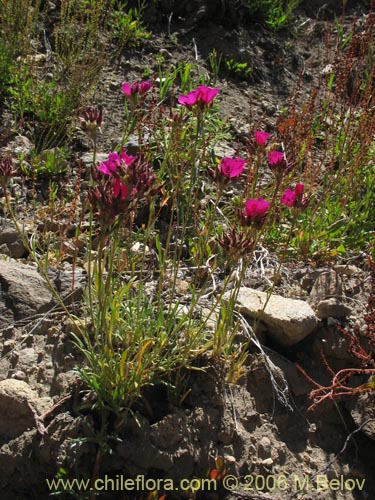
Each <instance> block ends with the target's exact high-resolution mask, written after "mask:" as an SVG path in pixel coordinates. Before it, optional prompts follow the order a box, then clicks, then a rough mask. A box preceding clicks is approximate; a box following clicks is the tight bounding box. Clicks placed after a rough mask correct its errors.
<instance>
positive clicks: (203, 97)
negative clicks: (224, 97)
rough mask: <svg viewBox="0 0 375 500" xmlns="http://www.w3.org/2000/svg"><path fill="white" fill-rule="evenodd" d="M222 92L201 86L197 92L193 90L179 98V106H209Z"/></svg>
mask: <svg viewBox="0 0 375 500" xmlns="http://www.w3.org/2000/svg"><path fill="white" fill-rule="evenodd" d="M219 92H220V90H219V89H215V88H213V87H206V86H205V85H200V86H199V87H197V88H196V89H195V90H192V91H191V92H189V93H188V94H186V95H182V96H180V97H179V98H178V102H179V104H182V105H183V106H187V107H188V108H191V107H192V106H195V105H196V104H198V105H201V106H202V105H203V106H205V105H208V104H210V103H211V102H212V101H213V100H214V99H215V97H216V96H217V94H218V93H219Z"/></svg>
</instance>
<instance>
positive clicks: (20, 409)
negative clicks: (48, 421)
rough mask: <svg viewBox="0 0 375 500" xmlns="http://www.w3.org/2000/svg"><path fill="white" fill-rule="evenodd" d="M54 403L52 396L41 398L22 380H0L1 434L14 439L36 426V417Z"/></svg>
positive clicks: (3, 436)
mask: <svg viewBox="0 0 375 500" xmlns="http://www.w3.org/2000/svg"><path fill="white" fill-rule="evenodd" d="M51 404H52V400H51V399H50V398H40V397H39V396H38V395H37V393H36V392H34V391H33V390H32V389H31V388H30V386H29V385H28V384H27V383H26V382H23V381H22V380H16V379H7V380H2V381H1V382H0V436H1V437H2V438H7V439H12V438H14V437H16V436H18V435H20V434H22V433H23V432H25V431H26V430H28V429H30V428H32V427H35V426H36V418H37V416H38V415H41V414H42V413H43V412H44V411H46V410H47V409H48V408H49V407H50V406H51Z"/></svg>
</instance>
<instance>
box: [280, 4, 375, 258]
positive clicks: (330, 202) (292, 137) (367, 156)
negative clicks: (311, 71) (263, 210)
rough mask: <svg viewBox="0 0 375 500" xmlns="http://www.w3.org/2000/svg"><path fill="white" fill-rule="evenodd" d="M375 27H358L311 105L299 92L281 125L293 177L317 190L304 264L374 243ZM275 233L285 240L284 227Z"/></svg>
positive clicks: (306, 226)
mask: <svg viewBox="0 0 375 500" xmlns="http://www.w3.org/2000/svg"><path fill="white" fill-rule="evenodd" d="M374 28H375V18H374V15H373V13H370V14H369V15H368V17H367V19H366V23H365V25H364V27H363V29H362V30H358V29H357V28H356V27H354V34H353V36H351V37H349V38H348V43H347V44H345V47H344V48H343V47H342V44H341V42H340V40H341V37H340V38H339V40H338V44H337V48H336V51H335V53H334V57H333V62H329V64H326V65H325V67H324V70H323V71H322V74H321V76H320V79H319V81H318V83H317V84H316V86H315V85H314V87H313V88H312V89H311V92H310V100H309V102H307V103H301V102H300V101H298V99H297V94H298V93H296V95H295V99H294V101H293V103H292V104H291V106H290V108H289V110H288V111H287V112H286V113H285V114H284V115H283V116H282V117H281V118H280V120H279V123H278V135H279V137H280V140H281V141H282V142H283V144H284V145H285V148H286V150H287V151H288V155H289V156H288V161H289V162H290V164H291V165H293V166H294V168H293V173H292V174H291V175H296V174H297V175H298V177H299V178H301V177H302V179H303V181H304V183H305V185H306V186H308V189H309V192H310V204H309V207H308V209H307V210H306V211H305V212H304V213H303V214H302V215H301V218H300V220H299V222H298V227H299V230H298V231H297V232H296V233H295V234H294V236H293V238H292V241H291V246H290V250H291V251H292V252H293V249H294V250H295V252H296V253H297V254H299V255H300V256H302V257H303V258H304V259H309V258H314V259H316V260H318V261H324V260H330V259H332V258H335V257H337V256H340V255H344V254H347V253H348V252H350V251H355V250H363V249H364V248H366V247H367V246H368V244H369V243H370V242H371V241H372V231H373V226H374V222H375V221H374V218H373V214H374V206H375V198H374V195H373V190H372V189H369V186H370V185H371V184H372V182H373V181H374V174H375V170H374V164H373V154H374V144H375V143H374V134H375V113H374V97H373V88H374V77H375V71H374V64H373V61H374V59H373V54H374ZM370 60H372V63H370ZM275 236H276V238H277V240H278V241H279V238H280V228H275ZM284 237H285V238H286V237H287V233H285V234H284Z"/></svg>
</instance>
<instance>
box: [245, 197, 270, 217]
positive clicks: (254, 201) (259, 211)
mask: <svg viewBox="0 0 375 500" xmlns="http://www.w3.org/2000/svg"><path fill="white" fill-rule="evenodd" d="M270 206H271V203H270V202H269V201H266V200H264V199H263V198H250V199H249V200H247V202H246V204H245V215H246V217H249V218H250V219H263V217H265V216H266V214H267V212H268V210H269V208H270Z"/></svg>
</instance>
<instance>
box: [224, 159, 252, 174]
mask: <svg viewBox="0 0 375 500" xmlns="http://www.w3.org/2000/svg"><path fill="white" fill-rule="evenodd" d="M245 163H246V162H245V160H242V159H241V158H223V159H222V160H221V162H220V171H221V173H222V174H223V175H224V176H225V177H228V178H229V179H233V178H234V177H238V176H239V175H241V174H242V172H243V171H244V168H245Z"/></svg>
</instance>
